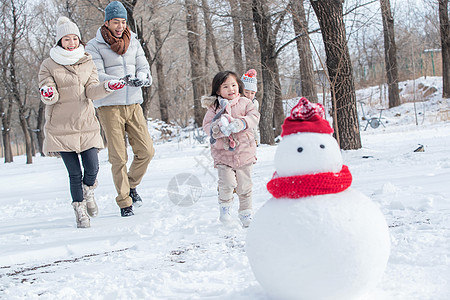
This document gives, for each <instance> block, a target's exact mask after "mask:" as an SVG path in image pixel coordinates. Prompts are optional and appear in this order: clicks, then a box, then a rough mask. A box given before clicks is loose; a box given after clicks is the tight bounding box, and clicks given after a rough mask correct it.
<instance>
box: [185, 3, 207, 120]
mask: <svg viewBox="0 0 450 300" xmlns="http://www.w3.org/2000/svg"><path fill="white" fill-rule="evenodd" d="M185 6H186V29H187V32H188V45H189V57H190V59H191V79H192V87H193V92H194V120H195V124H197V126H202V123H203V116H204V114H205V110H204V109H203V108H202V107H201V104H200V98H201V96H202V95H203V94H204V93H205V87H204V85H203V77H202V76H203V68H202V62H201V60H202V55H201V51H200V33H199V30H198V15H197V6H196V4H195V0H186V1H185Z"/></svg>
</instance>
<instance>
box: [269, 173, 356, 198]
mask: <svg viewBox="0 0 450 300" xmlns="http://www.w3.org/2000/svg"><path fill="white" fill-rule="evenodd" d="M351 184H352V174H350V171H349V170H348V167H347V166H346V165H343V166H342V170H341V171H340V172H339V173H333V172H326V173H318V174H307V175H299V176H288V177H278V174H277V172H275V173H274V174H273V178H272V180H270V181H269V182H268V183H267V190H268V191H269V193H271V194H272V196H274V197H275V198H282V197H283V198H291V199H295V198H301V197H309V196H315V195H324V194H335V193H339V192H342V191H344V190H345V189H347V188H348V187H349V186H350V185H351Z"/></svg>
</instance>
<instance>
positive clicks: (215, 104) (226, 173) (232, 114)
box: [201, 71, 259, 227]
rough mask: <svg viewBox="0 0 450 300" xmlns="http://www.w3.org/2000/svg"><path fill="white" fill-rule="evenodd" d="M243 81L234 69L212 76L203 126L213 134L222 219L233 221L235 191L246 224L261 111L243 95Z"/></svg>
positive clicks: (248, 214)
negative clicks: (255, 129) (255, 131)
mask: <svg viewBox="0 0 450 300" xmlns="http://www.w3.org/2000/svg"><path fill="white" fill-rule="evenodd" d="M243 90H244V84H243V83H242V81H241V80H240V79H239V77H238V76H237V75H236V74H235V73H234V72H231V71H224V72H219V73H217V74H216V76H215V77H214V79H213V82H212V90H211V96H203V97H202V99H201V102H202V106H203V107H205V108H207V109H208V111H207V112H206V114H205V117H204V119H203V130H204V131H205V132H206V133H207V134H208V135H209V136H210V142H211V156H212V158H213V160H214V167H215V168H217V170H218V176H219V180H218V185H219V208H220V218H219V219H220V221H221V222H223V223H227V222H230V221H231V214H230V208H231V205H232V203H233V191H236V193H237V195H238V197H239V219H240V220H241V222H242V225H243V226H244V227H248V226H249V224H250V222H251V220H252V186H253V184H252V178H251V173H252V165H253V164H254V163H255V162H256V142H255V136H254V130H253V129H254V128H255V127H256V126H257V124H258V122H259V112H258V110H257V109H256V107H255V106H254V105H253V103H252V101H251V100H249V99H247V98H245V97H241V95H243Z"/></svg>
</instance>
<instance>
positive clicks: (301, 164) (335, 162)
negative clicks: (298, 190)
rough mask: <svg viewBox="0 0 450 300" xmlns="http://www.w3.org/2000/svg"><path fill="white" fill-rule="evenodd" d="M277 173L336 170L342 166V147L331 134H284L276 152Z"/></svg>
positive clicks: (297, 173) (290, 173) (290, 174)
mask: <svg viewBox="0 0 450 300" xmlns="http://www.w3.org/2000/svg"><path fill="white" fill-rule="evenodd" d="M274 163H275V169H276V171H277V173H278V175H279V176H282V177H287V176H294V175H305V174H316V173H323V172H334V173H337V172H339V171H341V169H342V155H341V150H340V149H339V146H338V144H337V142H336V140H335V139H334V138H333V137H332V136H331V135H330V134H323V133H314V132H306V133H296V134H290V135H287V136H285V137H283V140H282V141H281V142H280V144H279V145H278V148H277V151H276V153H275V159H274Z"/></svg>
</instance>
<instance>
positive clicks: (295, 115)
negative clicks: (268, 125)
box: [281, 97, 333, 137]
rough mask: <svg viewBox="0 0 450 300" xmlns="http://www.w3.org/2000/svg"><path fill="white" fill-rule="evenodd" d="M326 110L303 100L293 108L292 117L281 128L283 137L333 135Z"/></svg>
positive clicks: (319, 105)
mask: <svg viewBox="0 0 450 300" xmlns="http://www.w3.org/2000/svg"><path fill="white" fill-rule="evenodd" d="M324 117H325V110H324V108H323V105H322V104H320V103H311V102H309V100H308V99H306V98H305V97H303V98H301V99H300V100H299V101H298V103H297V104H296V105H295V106H294V107H293V108H292V110H291V115H290V116H289V117H287V118H286V119H285V120H284V123H283V125H282V126H281V128H282V131H281V136H282V137H283V136H285V135H289V134H293V133H299V132H316V133H328V134H331V133H333V128H331V126H330V123H329V122H328V121H327V120H325V119H324Z"/></svg>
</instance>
